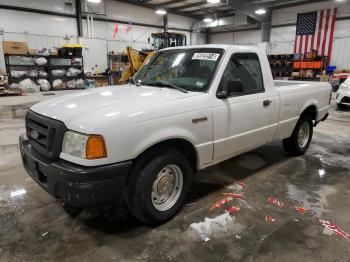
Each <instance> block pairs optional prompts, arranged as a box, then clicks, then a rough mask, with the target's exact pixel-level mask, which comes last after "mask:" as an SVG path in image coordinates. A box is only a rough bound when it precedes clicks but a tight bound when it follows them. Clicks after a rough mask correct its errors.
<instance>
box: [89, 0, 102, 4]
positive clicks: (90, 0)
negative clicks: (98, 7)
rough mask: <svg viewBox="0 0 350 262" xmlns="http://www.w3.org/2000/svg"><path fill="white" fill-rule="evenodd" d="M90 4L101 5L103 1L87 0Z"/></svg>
mask: <svg viewBox="0 0 350 262" xmlns="http://www.w3.org/2000/svg"><path fill="white" fill-rule="evenodd" d="M87 1H88V2H89V3H94V4H98V3H101V0H87Z"/></svg>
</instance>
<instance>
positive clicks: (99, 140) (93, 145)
mask: <svg viewBox="0 0 350 262" xmlns="http://www.w3.org/2000/svg"><path fill="white" fill-rule="evenodd" d="M106 156H107V151H106V146H105V141H104V139H103V137H102V136H97V135H93V136H89V138H88V141H87V143H86V158H87V159H96V158H103V157H106Z"/></svg>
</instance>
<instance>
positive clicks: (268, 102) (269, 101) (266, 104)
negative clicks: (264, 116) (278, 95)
mask: <svg viewBox="0 0 350 262" xmlns="http://www.w3.org/2000/svg"><path fill="white" fill-rule="evenodd" d="M271 103H272V101H271V100H264V102H263V105H264V106H265V107H266V106H269V105H270V104H271Z"/></svg>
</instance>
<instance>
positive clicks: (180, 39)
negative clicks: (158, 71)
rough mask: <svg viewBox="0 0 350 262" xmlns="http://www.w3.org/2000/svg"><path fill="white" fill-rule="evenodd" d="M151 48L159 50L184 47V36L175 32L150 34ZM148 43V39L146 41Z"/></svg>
mask: <svg viewBox="0 0 350 262" xmlns="http://www.w3.org/2000/svg"><path fill="white" fill-rule="evenodd" d="M151 37H152V41H153V42H152V43H151V44H152V46H153V49H154V50H160V49H163V48H167V47H172V46H185V45H186V36H185V35H184V34H180V33H175V32H163V33H154V34H151ZM148 42H150V39H148Z"/></svg>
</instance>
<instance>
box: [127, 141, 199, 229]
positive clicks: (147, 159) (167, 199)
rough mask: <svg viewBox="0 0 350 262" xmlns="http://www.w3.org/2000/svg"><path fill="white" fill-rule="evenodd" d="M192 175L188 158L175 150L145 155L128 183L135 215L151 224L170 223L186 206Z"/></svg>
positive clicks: (167, 148) (157, 151) (156, 151)
mask: <svg viewBox="0 0 350 262" xmlns="http://www.w3.org/2000/svg"><path fill="white" fill-rule="evenodd" d="M192 173H193V171H192V169H191V167H190V165H189V163H188V161H187V160H186V158H185V157H184V156H183V155H182V154H181V153H180V152H179V151H177V150H175V149H173V148H169V147H164V148H156V149H153V150H151V151H150V152H147V153H145V155H143V156H142V157H141V158H140V159H138V160H137V161H136V163H135V166H134V168H133V170H132V172H131V174H130V177H129V180H128V183H127V204H128V207H129V209H130V211H131V213H132V214H133V215H134V216H135V217H136V218H138V219H139V220H141V221H143V222H144V223H146V224H149V225H157V224H161V223H164V222H166V221H168V220H169V219H171V218H172V217H173V216H175V215H176V214H177V213H178V212H179V211H180V209H181V207H182V206H183V204H184V203H185V200H186V197H187V193H188V191H189V187H190V182H191V177H192Z"/></svg>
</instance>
